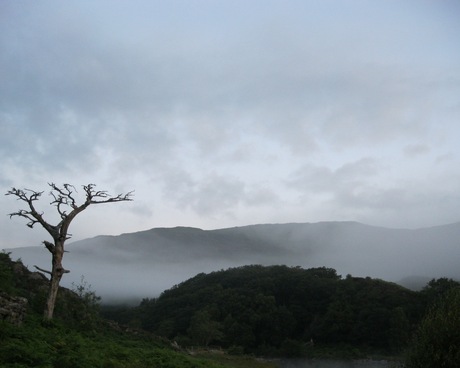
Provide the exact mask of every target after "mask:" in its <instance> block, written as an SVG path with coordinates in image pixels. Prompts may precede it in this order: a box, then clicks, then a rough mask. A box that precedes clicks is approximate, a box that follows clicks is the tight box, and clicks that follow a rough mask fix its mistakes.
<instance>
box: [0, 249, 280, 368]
mask: <svg viewBox="0 0 460 368" xmlns="http://www.w3.org/2000/svg"><path fill="white" fill-rule="evenodd" d="M46 287H47V283H46V280H45V279H44V278H43V277H40V275H39V274H38V273H31V272H29V271H28V270H27V269H26V268H25V267H24V266H23V265H22V264H21V263H20V262H12V261H11V260H10V258H9V256H8V255H7V254H5V253H0V289H1V291H3V292H6V293H8V294H9V295H11V296H21V297H25V298H27V299H28V301H29V303H28V309H27V314H26V316H25V319H24V321H23V323H22V324H21V325H20V326H16V325H13V324H11V323H10V322H7V321H0V366H1V367H11V368H13V367H14V368H21V367H28V368H30V367H43V368H45V367H46V368H51V367H56V368H58V367H59V368H66V367H69V368H70V367H71V368H98V367H100V368H118V367H119V368H121V367H123V368H153V367H162V368H164V367H167V368H168V367H169V368H179V367H181V368H182V367H190V368H192V367H196V368H199V367H211V368H212V367H215V368H219V367H221V368H222V367H225V366H227V367H241V368H248V367H258V368H267V367H270V366H271V365H270V364H268V363H263V362H256V361H253V360H249V359H239V360H226V361H224V362H223V363H222V360H221V359H220V358H219V359H217V358H214V356H213V355H210V354H208V355H206V356H203V357H193V356H191V355H189V354H186V353H184V352H181V351H177V350H175V349H173V348H172V347H171V343H170V342H169V341H168V340H166V339H164V338H159V337H156V336H154V335H153V334H149V333H146V332H143V331H140V330H136V331H129V330H125V329H122V328H120V327H119V326H118V325H116V324H114V323H109V322H107V321H104V320H103V319H101V318H100V317H99V315H98V311H97V303H95V302H96V301H97V297H96V296H95V294H94V293H93V292H91V291H90V290H88V289H84V288H83V287H81V286H79V287H77V288H76V291H77V293H74V292H71V291H69V290H66V289H63V288H61V289H60V291H59V294H58V296H59V297H58V303H57V305H56V315H55V319H54V320H53V321H46V322H44V321H43V316H42V308H43V303H44V301H45V298H46ZM219 360H221V362H219ZM224 363H225V364H224Z"/></svg>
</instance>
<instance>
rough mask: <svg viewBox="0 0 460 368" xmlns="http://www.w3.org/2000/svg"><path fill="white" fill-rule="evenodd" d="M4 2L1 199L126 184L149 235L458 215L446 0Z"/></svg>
mask: <svg viewBox="0 0 460 368" xmlns="http://www.w3.org/2000/svg"><path fill="white" fill-rule="evenodd" d="M0 7H1V8H0V68H1V70H2V71H3V73H2V75H1V76H0V124H1V125H0V129H1V134H0V155H1V160H0V170H1V171H2V176H3V177H2V178H0V183H1V185H2V187H4V191H5V190H6V189H7V188H8V187H9V186H11V185H16V186H20V185H21V184H22V183H24V185H27V186H33V185H39V186H43V184H44V183H46V182H47V181H57V182H60V181H65V182H67V181H74V182H76V183H86V182H94V181H96V182H97V183H98V184H100V185H101V186H103V187H104V188H107V189H112V188H120V189H122V190H123V188H126V189H127V190H130V189H136V190H137V191H138V192H139V193H140V197H139V199H137V198H136V200H139V201H145V204H139V207H136V208H137V209H136V210H135V211H137V212H138V213H144V214H145V216H146V217H148V219H147V220H146V222H148V221H151V222H152V227H153V225H155V224H158V225H161V224H162V223H167V224H171V223H173V222H174V219H175V218H180V219H181V221H184V222H188V221H189V222H190V223H191V224H194V225H200V226H203V227H209V226H221V223H219V222H218V220H216V219H223V218H225V219H233V220H228V221H227V220H226V221H225V222H223V223H222V224H224V223H225V225H227V224H230V223H232V224H239V221H246V219H248V218H251V220H252V222H264V221H267V220H270V221H276V222H283V221H284V220H289V221H293V220H295V221H303V220H315V217H314V215H311V216H310V215H308V216H307V215H306V213H305V212H303V211H305V203H304V202H303V200H306V199H308V203H309V205H310V206H311V208H314V209H315V210H316V209H318V212H317V213H318V214H320V215H318V216H320V217H321V219H331V218H328V217H334V218H335V219H339V220H340V219H342V217H347V219H358V217H359V220H361V221H364V222H366V218H369V219H371V218H376V219H381V218H382V217H381V216H380V215H378V213H381V212H382V210H385V208H388V213H391V215H392V216H395V219H394V220H393V222H391V221H389V220H388V221H386V224H387V223H391V224H397V222H398V221H397V216H396V215H395V213H396V208H399V209H401V207H405V208H406V210H405V211H406V212H407V214H403V215H402V216H406V217H408V216H414V219H412V220H411V221H408V222H407V223H409V222H410V223H411V224H417V223H418V221H417V219H416V218H415V217H420V218H422V217H423V221H422V222H423V223H424V224H425V223H427V222H429V217H430V216H433V212H432V211H430V210H428V206H422V205H421V203H430V204H432V205H435V208H438V210H436V211H438V212H442V215H440V214H438V215H436V218H445V219H446V221H451V222H453V221H456V220H457V219H458V211H457V210H455V208H454V207H455V206H453V205H452V206H451V205H441V204H440V203H453V204H458V198H457V196H456V195H455V193H454V192H452V190H451V189H450V184H449V183H456V182H457V180H458V173H457V169H456V168H455V167H458V160H459V152H458V142H457V141H456V139H455V137H456V136H458V134H459V128H458V124H457V123H458V117H459V116H460V108H459V106H460V105H459V101H458V96H459V95H460V77H459V75H460V74H459V69H458V65H460V52H459V51H458V47H457V43H458V40H457V34H458V33H459V32H460V29H459V25H458V22H457V17H455V16H454V14H457V15H458V13H459V9H458V7H457V6H455V5H454V4H453V3H451V2H445V3H443V4H434V3H433V4H431V3H428V2H426V3H425V2H423V3H422V4H420V2H415V1H408V2H405V3H404V4H399V3H396V2H389V3H384V4H380V3H379V4H375V3H374V2H364V3H362V4H360V5H359V6H357V5H356V4H337V3H336V2H329V1H324V2H321V3H316V2H310V1H306V2H303V1H302V2H300V1H299V2H297V1H294V2H292V3H290V4H289V5H286V4H284V3H282V2H278V1H271V2H269V3H266V2H263V3H262V2H258V1H255V2H251V3H250V4H249V3H247V2H240V1H236V2H219V3H210V2H207V1H203V2H201V1H198V2H194V3H188V2H180V1H179V2H174V3H169V2H150V1H140V0H138V1H135V2H134V3H130V4H125V3H122V2H116V3H114V2H106V1H101V2H98V3H93V2H85V1H82V2H70V3H68V2H66V3H65V4H60V3H57V2H54V1H43V2H40V3H36V4H33V5H30V6H27V7H24V5H23V3H20V2H4V3H2V4H1V5H0ZM389 19H391V23H389V21H388V20H389ZM441 177H442V178H443V180H440V179H438V178H441ZM419 182H424V185H423V186H422V187H423V190H422V189H420V188H421V187H420V185H418V184H417V183H419ZM427 196H429V198H430V199H427ZM299 197H300V200H299ZM445 198H448V199H445ZM449 199H450V200H449ZM2 200H4V199H2ZM398 203H400V204H403V205H400V206H398V205H397V204H398ZM2 204H3V202H2ZM436 204H439V205H436ZM275 205H276V206H278V208H279V210H278V211H277V215H276V216H275V215H273V214H269V212H270V211H267V206H275ZM151 206H157V208H161V210H156V209H154V208H151ZM164 209H168V215H167V218H166V216H165V217H164V218H162V216H160V215H159V212H162V211H164ZM184 209H186V210H185V212H184ZM415 209H416V210H415ZM422 210H423V211H426V213H425V214H422V213H421V211H422ZM123 211H124V210H123ZM175 211H176V212H175ZM328 211H329V212H328ZM314 212H315V211H314V210H312V211H311V213H314ZM417 212H418V213H417ZM185 214H187V215H185ZM131 215H132V213H130V214H127V215H126V216H127V218H130V216H131ZM187 216H188V217H187ZM305 216H306V217H305ZM373 216H374V217H373ZM388 218H390V215H388ZM114 221H115V220H114ZM232 221H233V222H232ZM433 221H437V220H435V219H434V218H433ZM185 225H187V223H185ZM82 226H83V222H82ZM129 226H130V228H131V226H134V225H129ZM4 227H5V228H6V225H5V226H4Z"/></svg>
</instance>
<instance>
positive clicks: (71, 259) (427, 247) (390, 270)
mask: <svg viewBox="0 0 460 368" xmlns="http://www.w3.org/2000/svg"><path fill="white" fill-rule="evenodd" d="M458 239H460V223H457V224H452V225H445V226H439V227H433V228H425V229H418V230H408V229H389V228H383V227H375V226H369V225H364V224H360V223H356V222H320V223H291V224H261V225H251V226H243V227H235V228H227V229H218V230H201V229H196V228H189V227H175V228H154V229H150V230H146V231H140V232H136V233H129V234H122V235H119V236H97V237H95V238H91V239H86V240H82V241H77V242H73V243H69V244H68V246H67V249H66V250H67V251H68V253H66V255H65V257H64V265H65V268H66V269H69V270H70V271H71V272H70V273H69V274H66V275H65V277H64V278H63V285H64V286H70V285H71V283H72V282H79V280H80V277H81V275H84V276H85V279H86V280H88V281H89V282H90V283H91V285H92V286H93V288H94V289H95V290H96V291H97V293H98V294H99V295H101V296H102V297H103V300H104V301H110V300H114V299H121V298H129V297H132V298H137V300H140V299H141V298H143V297H146V296H157V295H158V294H159V293H160V292H162V291H163V290H165V289H168V288H170V287H171V286H172V285H174V284H177V283H179V282H181V281H183V280H186V279H188V278H190V277H193V276H194V275H196V274H198V273H200V272H211V271H216V270H219V269H226V268H229V267H238V266H243V265H250V264H261V265H277V264H285V265H288V266H301V267H304V268H311V267H322V266H326V267H330V268H334V269H336V270H337V272H338V273H339V274H341V275H346V274H348V273H350V274H353V275H355V276H363V277H366V276H370V277H376V278H381V279H384V280H389V281H394V282H400V280H402V279H405V278H407V277H410V276H421V277H423V282H422V283H419V285H418V286H422V285H424V284H426V282H427V281H429V280H430V279H432V278H440V277H449V278H454V279H460V269H459V267H458V259H460V247H459V246H458V245H459V244H458ZM42 240H43V239H41V238H39V239H37V244H38V245H39V244H40V243H41V241H42ZM9 251H11V253H12V257H13V258H21V259H22V260H23V261H24V263H25V264H26V265H29V266H32V265H38V266H39V267H42V268H45V269H46V268H47V266H48V265H49V262H50V254H49V252H48V251H47V250H46V249H44V247H43V246H35V247H27V248H13V249H10V250H9ZM404 285H407V284H404Z"/></svg>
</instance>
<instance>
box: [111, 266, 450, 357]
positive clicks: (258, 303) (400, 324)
mask: <svg viewBox="0 0 460 368" xmlns="http://www.w3.org/2000/svg"><path fill="white" fill-rule="evenodd" d="M455 285H458V283H456V282H454V281H452V280H447V279H440V280H438V281H432V282H431V283H430V284H429V285H428V286H427V287H426V288H425V289H424V290H423V291H422V292H414V291H411V290H408V289H405V288H403V287H401V286H399V285H396V284H394V283H389V282H385V281H382V280H378V279H371V278H357V277H352V276H350V275H348V276H347V277H346V278H342V277H340V276H338V275H337V273H336V271H335V270H333V269H329V268H313V269H302V268H300V267H287V266H270V267H263V266H257V265H252V266H244V267H238V268H232V269H228V270H225V271H218V272H212V273H210V274H199V275H197V276H195V277H194V278H191V279H189V280H187V281H185V282H183V283H181V284H179V285H177V286H175V287H173V288H172V289H170V290H166V291H165V292H163V293H162V294H161V295H160V296H159V297H158V298H157V299H144V300H143V301H142V302H141V304H140V305H139V307H137V308H136V309H131V310H130V309H125V310H118V311H116V310H114V309H106V310H105V314H106V315H108V316H111V317H112V318H119V319H120V320H123V321H124V322H125V323H129V322H131V323H133V324H135V325H137V326H141V327H142V328H144V329H146V330H149V331H152V332H154V333H155V334H158V335H160V336H165V337H167V338H169V339H172V340H175V341H177V342H178V343H179V344H180V345H182V346H194V345H195V346H211V345H214V346H221V347H224V348H225V349H228V350H229V351H230V352H235V353H237V352H244V353H254V354H257V355H265V356H284V357H286V356H290V357H300V356H309V357H312V356H316V357H318V356H320V357H324V356H330V354H331V351H332V352H333V354H335V355H337V354H338V355H341V356H344V355H345V356H348V357H362V356H364V355H366V353H369V352H372V353H376V352H379V353H383V354H400V353H401V352H402V350H403V349H405V348H406V347H407V346H408V343H409V342H410V338H411V336H412V334H413V332H414V330H415V328H416V326H417V325H418V323H419V321H420V320H421V318H422V316H423V315H424V313H425V310H426V307H427V305H428V304H430V303H431V302H432V300H434V299H436V298H438V296H439V294H440V293H441V294H442V293H444V291H445V290H443V289H446V290H447V289H449V288H451V287H453V286H455Z"/></svg>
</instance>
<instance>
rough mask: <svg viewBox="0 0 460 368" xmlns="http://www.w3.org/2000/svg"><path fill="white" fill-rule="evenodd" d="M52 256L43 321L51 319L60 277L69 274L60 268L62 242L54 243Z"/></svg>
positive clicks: (62, 254) (62, 253)
mask: <svg viewBox="0 0 460 368" xmlns="http://www.w3.org/2000/svg"><path fill="white" fill-rule="evenodd" d="M52 254H53V260H52V269H51V279H50V285H49V291H48V298H47V300H46V305H45V310H44V314H43V317H44V319H45V320H51V319H53V315H54V307H55V305H56V298H57V293H58V290H59V283H60V281H61V278H62V275H63V274H64V273H68V272H69V271H67V270H65V269H64V268H63V267H62V257H63V256H64V242H61V241H56V242H55V245H54V248H53V252H52Z"/></svg>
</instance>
